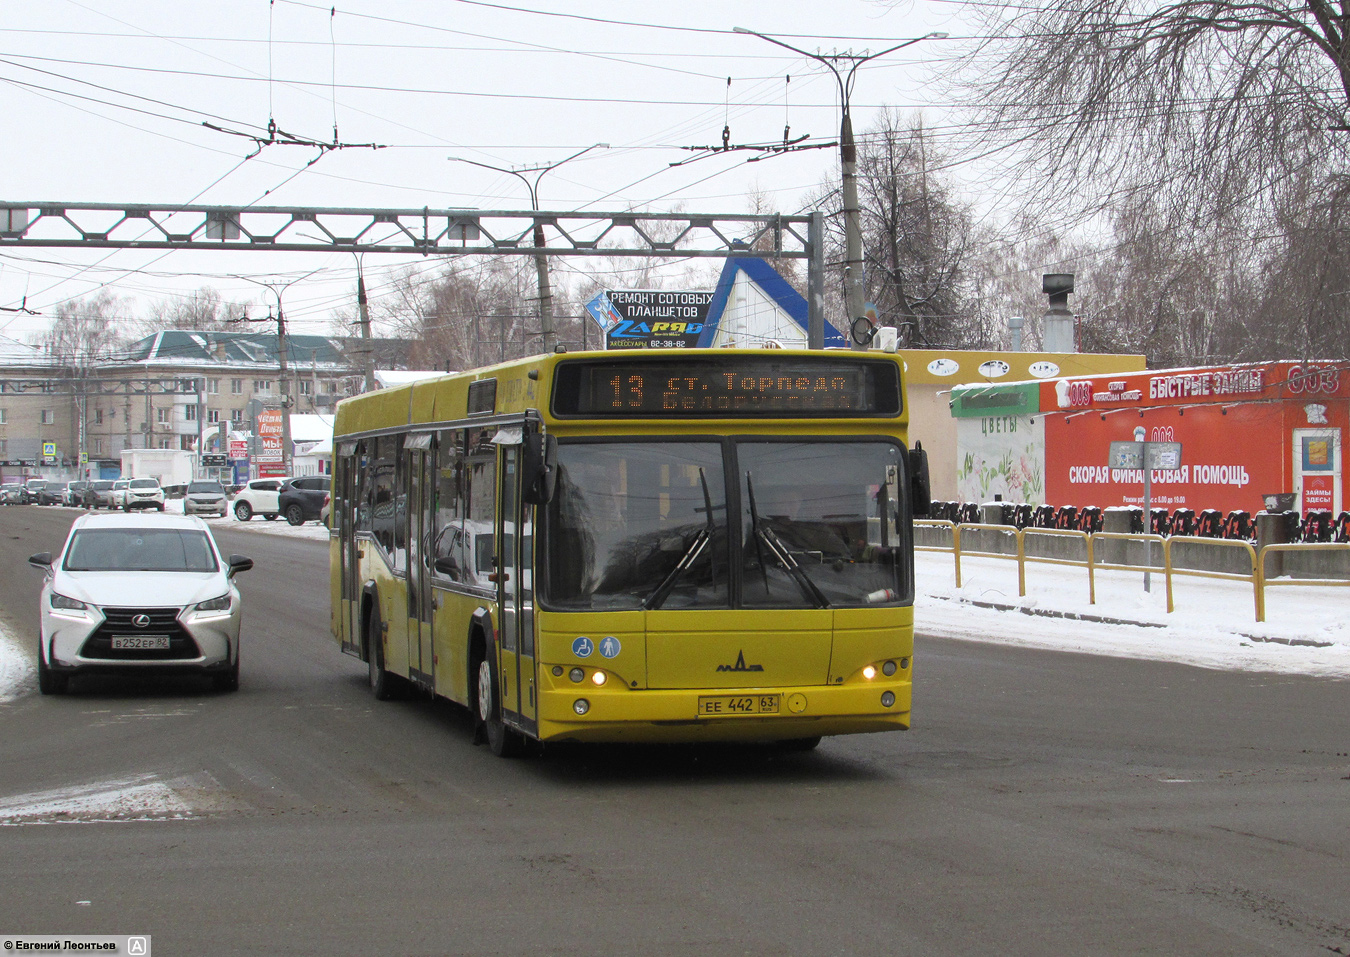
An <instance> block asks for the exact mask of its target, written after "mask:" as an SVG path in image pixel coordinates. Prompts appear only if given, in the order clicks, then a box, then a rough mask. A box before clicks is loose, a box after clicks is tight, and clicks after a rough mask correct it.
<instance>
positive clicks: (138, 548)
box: [63, 528, 219, 572]
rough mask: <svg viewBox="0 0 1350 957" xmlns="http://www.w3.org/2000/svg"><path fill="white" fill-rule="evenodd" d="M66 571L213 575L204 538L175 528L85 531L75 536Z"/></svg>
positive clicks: (211, 554)
mask: <svg viewBox="0 0 1350 957" xmlns="http://www.w3.org/2000/svg"><path fill="white" fill-rule="evenodd" d="M63 567H64V568H65V570H66V571H68V572H114V571H117V572H214V571H216V570H217V569H218V567H219V566H218V565H217V564H216V555H215V552H214V551H213V550H212V548H211V542H210V541H209V540H208V539H207V537H206V535H204V534H203V533H201V532H198V531H193V530H192V529H176V528H86V529H81V530H80V531H78V532H76V533H75V537H74V538H72V539H71V542H70V547H69V548H68V549H66V560H65V564H64V565H63Z"/></svg>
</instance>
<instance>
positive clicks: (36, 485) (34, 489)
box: [23, 478, 47, 505]
mask: <svg viewBox="0 0 1350 957" xmlns="http://www.w3.org/2000/svg"><path fill="white" fill-rule="evenodd" d="M46 485H47V480H46V479H40V478H31V479H29V480H28V481H26V482H24V483H23V502H24V504H25V505H36V504H37V503H38V496H39V493H41V491H42V489H43V488H45V487H46Z"/></svg>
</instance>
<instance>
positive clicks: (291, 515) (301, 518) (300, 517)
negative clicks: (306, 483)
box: [286, 502, 305, 525]
mask: <svg viewBox="0 0 1350 957" xmlns="http://www.w3.org/2000/svg"><path fill="white" fill-rule="evenodd" d="M286 521H288V522H290V523H291V524H292V525H303V524H305V510H304V509H303V508H301V507H300V506H299V505H297V504H295V503H294V502H292V503H291V504H290V505H287V506H286Z"/></svg>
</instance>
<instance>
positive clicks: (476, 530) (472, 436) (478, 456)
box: [464, 431, 497, 585]
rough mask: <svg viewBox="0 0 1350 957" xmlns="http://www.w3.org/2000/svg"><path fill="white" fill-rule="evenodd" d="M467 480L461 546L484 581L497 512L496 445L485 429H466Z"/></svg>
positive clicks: (489, 564) (489, 569)
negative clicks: (467, 443)
mask: <svg viewBox="0 0 1350 957" xmlns="http://www.w3.org/2000/svg"><path fill="white" fill-rule="evenodd" d="M468 441H469V449H468V457H467V466H468V468H467V481H466V482H465V493H466V495H465V498H466V504H465V512H464V514H465V523H464V528H465V536H464V539H465V548H466V551H467V552H469V553H470V554H472V555H473V556H474V564H475V565H476V566H477V567H475V568H474V573H475V574H476V575H477V576H478V577H479V578H480V579H481V580H480V581H479V584H483V585H485V584H487V580H486V577H485V576H486V575H488V574H489V573H490V572H491V571H492V567H491V558H490V557H489V558H488V559H487V561H486V563H484V560H483V556H484V555H486V556H491V555H494V554H496V551H495V549H494V548H493V544H494V543H493V534H494V523H495V521H496V515H497V447H496V446H495V445H493V444H492V436H491V434H490V433H489V432H487V431H476V432H471V433H469V440H468Z"/></svg>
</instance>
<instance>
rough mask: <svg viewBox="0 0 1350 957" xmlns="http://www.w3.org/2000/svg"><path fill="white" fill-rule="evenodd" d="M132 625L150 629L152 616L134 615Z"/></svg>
mask: <svg viewBox="0 0 1350 957" xmlns="http://www.w3.org/2000/svg"><path fill="white" fill-rule="evenodd" d="M131 623H132V624H133V625H135V626H136V627H137V628H149V627H150V616H149V615H132V616H131Z"/></svg>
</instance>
